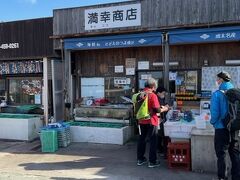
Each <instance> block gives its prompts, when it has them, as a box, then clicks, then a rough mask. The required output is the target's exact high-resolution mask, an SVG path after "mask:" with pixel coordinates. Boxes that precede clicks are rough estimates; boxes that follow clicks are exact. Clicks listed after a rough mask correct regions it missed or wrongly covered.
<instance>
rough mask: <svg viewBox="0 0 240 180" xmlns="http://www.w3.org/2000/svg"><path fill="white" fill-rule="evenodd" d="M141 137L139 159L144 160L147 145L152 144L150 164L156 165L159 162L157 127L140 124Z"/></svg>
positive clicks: (138, 148) (138, 150)
mask: <svg viewBox="0 0 240 180" xmlns="http://www.w3.org/2000/svg"><path fill="white" fill-rule="evenodd" d="M140 129H141V135H139V139H138V145H137V159H138V160H144V158H145V157H144V155H145V151H146V143H147V142H149V143H150V149H149V162H151V163H156V160H157V132H158V129H157V126H153V125H151V124H140Z"/></svg>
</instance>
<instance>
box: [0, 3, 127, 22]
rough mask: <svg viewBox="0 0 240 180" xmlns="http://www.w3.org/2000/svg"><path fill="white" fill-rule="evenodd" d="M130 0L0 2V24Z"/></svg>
mask: <svg viewBox="0 0 240 180" xmlns="http://www.w3.org/2000/svg"><path fill="white" fill-rule="evenodd" d="M123 1H131V0H1V4H0V22H2V21H4V22H8V21H16V20H24V19H35V18H41V17H50V16H53V9H61V8H68V7H80V6H88V5H95V4H105V3H113V2H123Z"/></svg>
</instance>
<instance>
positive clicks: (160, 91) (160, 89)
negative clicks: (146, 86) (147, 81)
mask: <svg viewBox="0 0 240 180" xmlns="http://www.w3.org/2000/svg"><path fill="white" fill-rule="evenodd" d="M163 91H165V92H166V91H167V90H166V89H165V88H164V87H162V86H159V87H158V88H157V89H156V93H162V92H163Z"/></svg>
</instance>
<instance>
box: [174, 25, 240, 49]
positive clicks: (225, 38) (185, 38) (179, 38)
mask: <svg viewBox="0 0 240 180" xmlns="http://www.w3.org/2000/svg"><path fill="white" fill-rule="evenodd" d="M239 40H240V27H239V26H232V27H221V28H203V29H194V30H181V31H171V32H169V44H170V45H171V44H195V43H215V42H216V43H217V42H232V41H239Z"/></svg>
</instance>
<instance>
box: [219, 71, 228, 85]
mask: <svg viewBox="0 0 240 180" xmlns="http://www.w3.org/2000/svg"><path fill="white" fill-rule="evenodd" d="M217 77H219V78H222V79H223V80H224V81H227V82H228V81H230V80H231V76H230V74H229V73H228V72H226V71H222V72H220V73H218V74H217Z"/></svg>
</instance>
